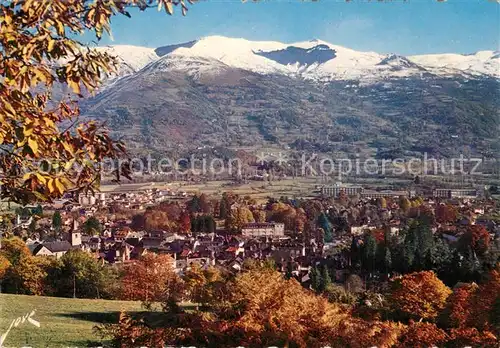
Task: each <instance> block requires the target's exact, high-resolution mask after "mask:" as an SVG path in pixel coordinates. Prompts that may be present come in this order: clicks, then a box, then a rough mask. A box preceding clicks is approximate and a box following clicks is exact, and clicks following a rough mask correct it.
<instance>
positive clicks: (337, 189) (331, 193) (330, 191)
mask: <svg viewBox="0 0 500 348" xmlns="http://www.w3.org/2000/svg"><path fill="white" fill-rule="evenodd" d="M362 192H363V187H361V186H349V185H343V184H342V183H336V184H335V185H330V186H323V187H322V188H321V194H322V195H323V196H327V197H334V198H338V197H339V196H340V194H341V193H343V194H345V195H346V196H356V195H358V194H360V193H362Z"/></svg>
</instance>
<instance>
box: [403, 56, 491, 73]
mask: <svg viewBox="0 0 500 348" xmlns="http://www.w3.org/2000/svg"><path fill="white" fill-rule="evenodd" d="M408 58H409V59H410V60H412V61H413V62H415V63H417V64H419V65H421V66H423V67H425V68H426V69H428V70H429V71H431V72H433V73H435V74H438V75H450V74H452V75H454V74H457V73H465V74H470V75H490V76H495V77H500V51H479V52H477V53H475V54H452V53H449V54H429V55H420V56H410V57H408Z"/></svg>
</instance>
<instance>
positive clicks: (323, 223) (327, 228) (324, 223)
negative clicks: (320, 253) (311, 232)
mask: <svg viewBox="0 0 500 348" xmlns="http://www.w3.org/2000/svg"><path fill="white" fill-rule="evenodd" d="M318 227H319V228H321V229H323V231H324V232H325V242H327V243H329V242H331V241H332V240H333V233H332V226H331V224H330V221H328V217H327V216H326V214H325V213H324V212H322V213H321V214H320V215H319V216H318Z"/></svg>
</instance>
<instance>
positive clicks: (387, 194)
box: [361, 190, 415, 199]
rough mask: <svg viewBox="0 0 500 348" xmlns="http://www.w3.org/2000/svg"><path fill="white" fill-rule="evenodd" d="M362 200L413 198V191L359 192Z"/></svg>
mask: <svg viewBox="0 0 500 348" xmlns="http://www.w3.org/2000/svg"><path fill="white" fill-rule="evenodd" d="M361 197H362V198H368V199H376V198H397V197H408V198H412V197H415V191H395V190H383V191H375V190H366V191H363V192H361Z"/></svg>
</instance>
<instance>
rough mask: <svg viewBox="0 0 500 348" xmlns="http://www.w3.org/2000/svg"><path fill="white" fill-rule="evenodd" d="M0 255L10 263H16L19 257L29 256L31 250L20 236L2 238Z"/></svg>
mask: <svg viewBox="0 0 500 348" xmlns="http://www.w3.org/2000/svg"><path fill="white" fill-rule="evenodd" d="M0 255H2V256H3V257H5V258H6V259H7V260H8V261H9V263H10V264H11V265H14V266H15V265H17V264H18V263H19V261H20V260H21V258H26V257H29V256H31V252H30V250H29V249H28V247H27V246H26V243H24V242H23V240H22V239H21V238H18V237H12V238H7V239H4V240H2V245H1V249H0Z"/></svg>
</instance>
